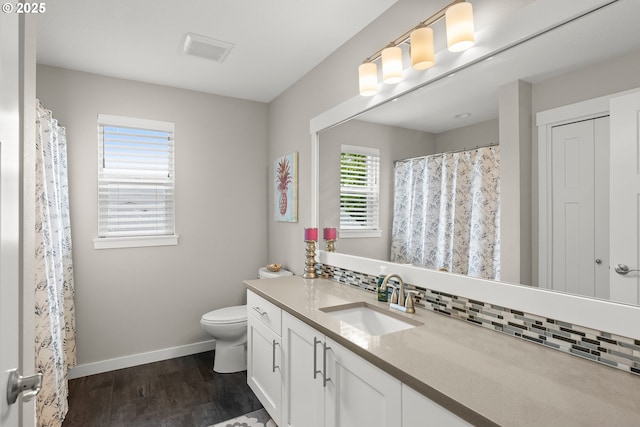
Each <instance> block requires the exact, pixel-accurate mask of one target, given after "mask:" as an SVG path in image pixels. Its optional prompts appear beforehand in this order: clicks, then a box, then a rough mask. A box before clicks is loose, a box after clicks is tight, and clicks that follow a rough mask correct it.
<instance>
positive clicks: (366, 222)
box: [340, 145, 380, 237]
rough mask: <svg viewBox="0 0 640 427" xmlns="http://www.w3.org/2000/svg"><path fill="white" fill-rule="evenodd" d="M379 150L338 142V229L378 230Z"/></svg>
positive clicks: (344, 231) (342, 230)
mask: <svg viewBox="0 0 640 427" xmlns="http://www.w3.org/2000/svg"><path fill="white" fill-rule="evenodd" d="M379 183H380V150H378V149H377V148H368V147H360V146H355V145H342V146H341V149H340V232H341V236H343V237H344V234H345V233H347V234H352V233H353V234H358V233H359V232H367V231H372V230H378V229H379V224H378V222H379V208H380V184H379Z"/></svg>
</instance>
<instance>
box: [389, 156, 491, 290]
mask: <svg viewBox="0 0 640 427" xmlns="http://www.w3.org/2000/svg"><path fill="white" fill-rule="evenodd" d="M499 158H500V147H499V146H492V147H484V148H479V149H475V150H469V151H463V152H454V153H444V154H435V155H431V156H426V157H418V158H414V159H407V160H403V161H400V162H397V163H396V168H395V194H394V212H393V227H392V232H391V261H393V262H399V263H411V264H413V265H418V266H422V267H427V268H432V269H444V270H447V271H449V272H452V273H460V274H466V275H469V276H473V277H480V278H485V279H495V280H499V279H500V166H499Z"/></svg>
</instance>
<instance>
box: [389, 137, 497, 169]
mask: <svg viewBox="0 0 640 427" xmlns="http://www.w3.org/2000/svg"><path fill="white" fill-rule="evenodd" d="M498 145H500V143H499V142H492V143H491V144H487V145H476V146H475V147H473V148H461V149H459V150H451V151H444V152H442V153H433V154H427V155H425V156H417V157H410V158H408V159H401V160H394V161H393V164H394V165H395V164H396V163H401V162H408V161H409V160H416V159H425V158H427V157H430V156H438V155H440V154H454V153H463V152H465V151H473V150H479V149H480V148H488V147H495V146H498Z"/></svg>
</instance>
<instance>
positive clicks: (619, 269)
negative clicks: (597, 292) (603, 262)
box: [614, 264, 640, 276]
mask: <svg viewBox="0 0 640 427" xmlns="http://www.w3.org/2000/svg"><path fill="white" fill-rule="evenodd" d="M614 270H615V272H616V273H618V274H620V275H621V276H626V275H627V274H628V273H630V272H632V271H640V270H638V269H635V270H631V269H629V266H628V265H626V264H618V265H616V268H615V269H614Z"/></svg>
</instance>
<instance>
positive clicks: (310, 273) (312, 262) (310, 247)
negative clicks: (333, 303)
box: [302, 240, 318, 279]
mask: <svg viewBox="0 0 640 427" xmlns="http://www.w3.org/2000/svg"><path fill="white" fill-rule="evenodd" d="M304 242H305V244H306V245H305V246H306V249H305V253H306V257H307V259H306V261H305V262H304V274H303V275H302V277H303V278H305V279H315V278H317V277H318V275H317V274H316V242H315V240H305V241H304Z"/></svg>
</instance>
